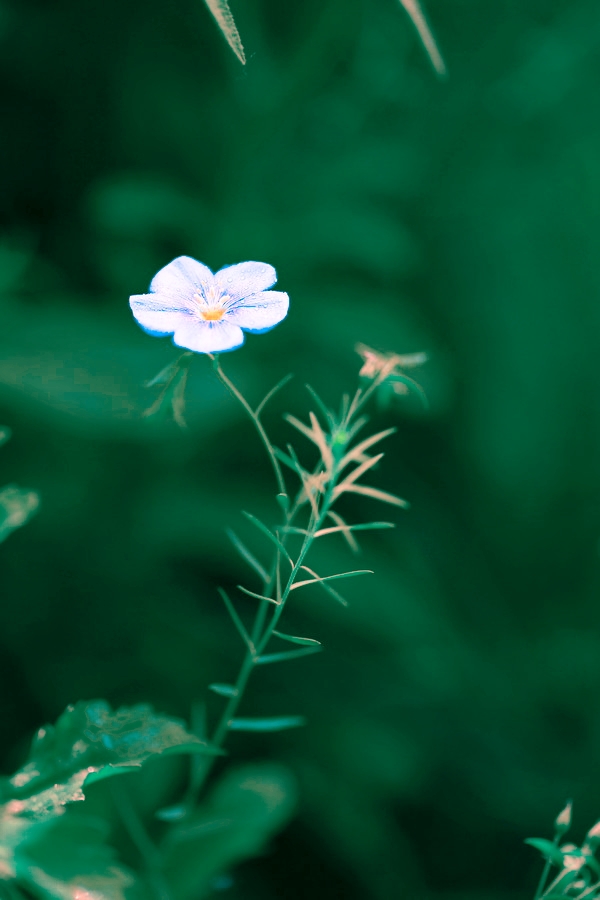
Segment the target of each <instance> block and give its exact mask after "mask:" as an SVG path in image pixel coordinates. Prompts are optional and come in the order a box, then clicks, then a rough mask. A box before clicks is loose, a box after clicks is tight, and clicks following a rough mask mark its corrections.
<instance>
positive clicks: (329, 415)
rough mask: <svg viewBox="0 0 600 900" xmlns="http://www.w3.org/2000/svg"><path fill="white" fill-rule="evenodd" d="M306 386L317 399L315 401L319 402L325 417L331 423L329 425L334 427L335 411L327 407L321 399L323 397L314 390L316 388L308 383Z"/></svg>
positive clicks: (314, 398)
mask: <svg viewBox="0 0 600 900" xmlns="http://www.w3.org/2000/svg"><path fill="white" fill-rule="evenodd" d="M305 388H306V390H307V391H308V392H309V394H310V395H311V397H312V398H313V400H314V401H315V403H316V404H317V406H318V407H319V409H320V410H321V414H322V415H323V418H325V419H326V420H327V422H328V423H329V427H330V428H333V426H334V425H335V419H334V417H333V413H332V412H331V411H330V410H329V409H327V407H326V406H325V404H324V403H323V401H322V400H321V398H320V397H319V395H318V394H317V392H316V391H315V390H314V388H312V387H311V386H310V384H306V385H305Z"/></svg>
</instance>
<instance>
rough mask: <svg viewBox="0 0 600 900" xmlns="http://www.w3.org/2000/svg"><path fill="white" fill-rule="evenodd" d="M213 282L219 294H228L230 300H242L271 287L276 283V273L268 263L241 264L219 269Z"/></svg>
mask: <svg viewBox="0 0 600 900" xmlns="http://www.w3.org/2000/svg"><path fill="white" fill-rule="evenodd" d="M215 281H216V282H217V285H218V287H219V289H220V291H221V293H223V294H229V296H230V297H231V299H232V300H243V298H244V297H249V296H250V294H258V293H259V291H265V290H266V289H267V288H270V287H272V286H273V285H274V284H275V282H276V281H277V272H276V271H275V269H274V268H273V266H270V265H268V263H261V262H243V263H237V265H235V266H225V268H224V269H219V271H218V272H217V273H216V275H215Z"/></svg>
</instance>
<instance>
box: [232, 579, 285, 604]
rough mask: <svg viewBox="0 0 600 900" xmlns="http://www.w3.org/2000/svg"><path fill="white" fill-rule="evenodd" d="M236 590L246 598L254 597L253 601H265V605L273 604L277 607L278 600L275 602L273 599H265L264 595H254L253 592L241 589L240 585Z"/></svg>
mask: <svg viewBox="0 0 600 900" xmlns="http://www.w3.org/2000/svg"><path fill="white" fill-rule="evenodd" d="M237 589H238V591H241V592H242V594H246V595H247V596H248V597H254V599H255V600H266V601H267V603H274V604H275V606H279V600H275V598H274V597H265V595H264V594H255V593H254V591H249V590H248V588H245V587H243V585H241V584H238V585H237Z"/></svg>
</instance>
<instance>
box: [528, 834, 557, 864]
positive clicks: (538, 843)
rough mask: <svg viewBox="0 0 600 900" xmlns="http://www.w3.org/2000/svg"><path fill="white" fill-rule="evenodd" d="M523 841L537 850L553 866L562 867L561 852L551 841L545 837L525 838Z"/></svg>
mask: <svg viewBox="0 0 600 900" xmlns="http://www.w3.org/2000/svg"><path fill="white" fill-rule="evenodd" d="M525 843H526V844H529V846H530V847H535V849H536V850H539V851H540V853H541V854H542V856H543V857H544V858H545V859H549V860H550V862H552V863H554V865H555V866H559V867H562V864H563V854H562V852H561V851H560V850H559V848H558V847H557V846H556V844H554V843H553V842H552V841H548V840H546V838H527V840H526V841H525Z"/></svg>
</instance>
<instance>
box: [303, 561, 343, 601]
mask: <svg viewBox="0 0 600 900" xmlns="http://www.w3.org/2000/svg"><path fill="white" fill-rule="evenodd" d="M302 568H303V569H304V571H305V572H308V574H309V575H313V576H314V579H315V583H316V584H318V585H319V587H322V588H323V590H324V591H325V593H326V594H329V596H330V597H333V598H334V600H337V602H338V603H341V604H342V606H348V601H347V600H346V599H345V598H344V597H342V595H341V594H340V593H339V591H336V590H335V588H332V587H331V585H330V584H328V583H327V582H326V581H323V580H322V579H321V578H319V576H318V575H317V573H316V572H313V570H312V569H309V568H308V566H302Z"/></svg>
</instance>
